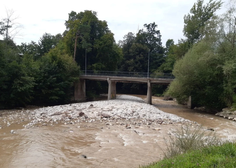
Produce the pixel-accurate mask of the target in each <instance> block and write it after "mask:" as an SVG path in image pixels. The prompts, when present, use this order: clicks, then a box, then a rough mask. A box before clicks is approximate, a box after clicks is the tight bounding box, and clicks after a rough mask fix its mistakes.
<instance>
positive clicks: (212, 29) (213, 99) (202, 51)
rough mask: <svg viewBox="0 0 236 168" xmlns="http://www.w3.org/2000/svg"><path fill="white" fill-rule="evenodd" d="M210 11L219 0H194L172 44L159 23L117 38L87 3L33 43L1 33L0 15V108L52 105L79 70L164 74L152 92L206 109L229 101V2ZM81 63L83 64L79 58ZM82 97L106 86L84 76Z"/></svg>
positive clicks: (234, 35)
mask: <svg viewBox="0 0 236 168" xmlns="http://www.w3.org/2000/svg"><path fill="white" fill-rule="evenodd" d="M231 3H232V4H231V5H229V7H228V8H227V10H226V11H225V13H224V14H223V15H217V14H216V13H217V11H218V10H219V9H220V8H221V7H222V5H223V2H222V1H221V0H209V2H204V0H197V2H195V3H194V4H193V6H192V8H191V9H190V12H189V13H188V14H186V15H185V16H184V25H183V35H184V37H185V38H184V39H179V41H178V43H177V44H175V43H174V41H173V39H169V40H167V42H166V43H165V44H163V43H162V40H161V30H158V24H157V23H155V22H153V23H146V24H144V25H143V28H141V29H139V31H138V32H137V33H136V34H135V33H133V32H127V34H126V35H124V38H123V40H121V41H118V42H116V41H115V39H114V34H113V33H112V31H111V30H110V29H109V27H108V24H107V22H106V21H102V20H99V18H98V17H97V13H96V12H94V11H90V10H85V11H82V12H75V11H71V12H70V13H69V15H68V20H66V21H65V31H64V32H63V33H62V34H57V35H51V34H49V33H45V34H43V35H42V37H41V38H40V39H39V41H38V42H34V41H31V42H30V43H21V44H20V45H16V43H15V42H14V38H13V37H11V35H10V34H9V33H8V32H9V30H10V29H11V28H12V22H10V18H4V19H2V20H1V21H0V35H2V36H3V40H0V109H2V108H14V107H24V106H27V105H56V104H65V103H70V102H71V101H72V99H71V98H72V96H73V89H74V88H73V87H74V83H75V82H76V81H78V80H79V76H80V74H81V72H82V70H84V69H87V70H93V71H122V72H147V67H148V59H150V65H149V69H150V74H155V73H160V72H161V73H171V74H173V75H174V76H175V79H174V81H173V82H172V83H171V84H170V85H169V86H168V87H166V86H153V91H152V93H153V94H154V95H168V96H171V97H173V98H176V100H177V101H178V102H179V103H185V102H186V101H187V100H188V97H189V96H191V97H192V100H193V102H194V105H195V106H204V107H206V108H207V109H210V110H215V111H218V110H221V109H222V108H224V107H232V108H236V94H235V92H236V89H235V86H236V15H235V14H236V8H235V3H233V1H232V2H231ZM85 62H86V63H85ZM87 85H88V86H87V88H89V90H88V91H87V97H94V96H96V95H99V94H100V93H104V92H106V91H107V83H102V82H96V84H94V82H92V81H88V82H87ZM146 87H147V86H146V85H142V84H118V86H117V89H118V92H120V93H138V94H145V93H146V90H147V89H146Z"/></svg>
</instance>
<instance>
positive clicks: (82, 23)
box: [64, 11, 122, 71]
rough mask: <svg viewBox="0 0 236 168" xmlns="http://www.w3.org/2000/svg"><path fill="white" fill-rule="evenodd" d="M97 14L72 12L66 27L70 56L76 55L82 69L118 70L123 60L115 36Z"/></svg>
mask: <svg viewBox="0 0 236 168" xmlns="http://www.w3.org/2000/svg"><path fill="white" fill-rule="evenodd" d="M96 15H97V14H96V12H92V11H84V12H80V13H76V12H74V11H72V12H71V13H70V14H69V18H68V20H67V21H66V23H65V25H66V28H67V30H66V31H65V33H64V34H65V37H64V42H65V44H66V50H67V53H68V54H69V55H74V54H75V60H76V62H77V63H78V65H79V66H80V67H81V69H85V65H87V69H90V70H109V71H113V70H116V69H117V65H118V63H119V61H120V60H121V58H122V55H121V52H120V51H119V50H117V49H118V48H117V45H116V44H115V40H114V35H113V34H112V33H111V31H110V30H109V29H108V26H107V22H106V21H101V20H99V19H98V18H97V16H96Z"/></svg>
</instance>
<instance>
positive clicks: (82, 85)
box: [74, 79, 86, 101]
mask: <svg viewBox="0 0 236 168" xmlns="http://www.w3.org/2000/svg"><path fill="white" fill-rule="evenodd" d="M74 89H75V90H74V101H84V100H86V82H85V79H80V80H79V81H78V82H75V83H74Z"/></svg>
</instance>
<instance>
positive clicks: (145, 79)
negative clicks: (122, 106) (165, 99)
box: [74, 71, 174, 104]
mask: <svg viewBox="0 0 236 168" xmlns="http://www.w3.org/2000/svg"><path fill="white" fill-rule="evenodd" d="M173 79H174V76H173V75H172V74H164V73H159V74H155V75H153V74H151V75H149V74H147V73H136V72H132V73H131V72H125V73H124V72H102V71H96V72H94V71H86V72H83V73H82V74H81V76H80V79H79V81H78V82H77V83H75V93H74V97H75V101H83V100H85V99H86V80H97V81H107V82H108V96H107V99H108V100H111V99H115V98H116V83H117V82H120V83H147V103H148V104H152V84H162V85H168V84H170V83H171V82H172V81H173Z"/></svg>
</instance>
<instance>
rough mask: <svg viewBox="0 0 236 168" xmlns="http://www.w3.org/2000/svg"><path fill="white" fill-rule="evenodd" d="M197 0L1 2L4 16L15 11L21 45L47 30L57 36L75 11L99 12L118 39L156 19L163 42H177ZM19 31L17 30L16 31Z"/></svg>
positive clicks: (1, 11) (35, 39)
mask: <svg viewBox="0 0 236 168" xmlns="http://www.w3.org/2000/svg"><path fill="white" fill-rule="evenodd" d="M195 2H197V0H126V1H124V0H120V1H114V0H99V1H98V0H84V1H82V0H67V1H58V0H20V1H19V0H5V1H4V2H1V6H0V19H1V20H2V19H3V18H6V16H7V13H9V14H11V13H12V12H13V14H12V19H14V21H13V23H15V25H17V27H18V28H17V29H16V30H15V31H13V32H12V35H13V36H14V41H15V42H16V43H17V44H21V43H30V42H31V41H35V42H38V41H39V39H40V37H42V36H43V34H44V33H49V34H51V35H56V34H58V33H61V34H62V33H63V32H64V31H65V29H66V27H65V24H64V23H65V21H66V20H68V14H69V13H70V12H71V11H75V12H77V13H79V12H83V11H84V10H92V11H95V12H97V17H98V19H99V20H105V21H107V23H108V27H109V29H110V30H111V32H112V33H113V34H114V37H115V40H116V42H118V41H119V40H123V37H124V36H125V35H126V34H128V33H129V32H133V33H137V32H138V30H139V29H142V28H143V25H144V24H145V23H147V24H148V23H153V22H155V23H156V24H157V25H158V28H157V29H158V30H160V33H161V35H162V45H163V46H165V43H166V41H167V40H168V39H173V40H174V41H175V43H177V42H178V40H179V39H181V38H184V37H183V27H184V19H183V18H184V15H186V14H188V13H189V11H190V9H191V7H192V6H193V4H194V3H195ZM16 32H17V33H16Z"/></svg>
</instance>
